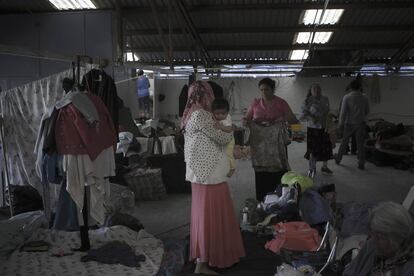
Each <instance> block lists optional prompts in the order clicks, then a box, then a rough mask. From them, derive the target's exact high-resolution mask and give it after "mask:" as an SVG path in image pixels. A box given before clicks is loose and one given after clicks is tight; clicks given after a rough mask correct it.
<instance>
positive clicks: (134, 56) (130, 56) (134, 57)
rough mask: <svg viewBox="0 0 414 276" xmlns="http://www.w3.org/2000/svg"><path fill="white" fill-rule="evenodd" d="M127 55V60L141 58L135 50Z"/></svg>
mask: <svg viewBox="0 0 414 276" xmlns="http://www.w3.org/2000/svg"><path fill="white" fill-rule="evenodd" d="M126 57H127V61H138V60H139V57H138V56H137V55H136V54H134V53H133V52H127V53H126Z"/></svg>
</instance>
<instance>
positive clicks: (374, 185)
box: [134, 142, 414, 238]
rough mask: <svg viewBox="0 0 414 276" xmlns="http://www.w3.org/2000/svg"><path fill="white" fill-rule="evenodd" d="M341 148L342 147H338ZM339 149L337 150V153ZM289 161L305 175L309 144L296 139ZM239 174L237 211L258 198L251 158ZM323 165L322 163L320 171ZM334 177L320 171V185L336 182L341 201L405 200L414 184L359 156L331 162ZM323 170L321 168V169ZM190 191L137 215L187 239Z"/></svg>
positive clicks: (160, 231)
mask: <svg viewBox="0 0 414 276" xmlns="http://www.w3.org/2000/svg"><path fill="white" fill-rule="evenodd" d="M337 148H338V147H337ZM337 148H336V149H335V150H334V151H335V152H336V150H337ZM288 150H289V163H290V165H291V169H292V170H293V171H296V172H299V173H303V174H305V173H306V172H307V168H308V166H307V160H306V159H304V158H303V154H304V152H305V150H306V143H297V142H293V143H292V144H291V145H290V146H289V149H288ZM237 162H238V163H237V169H236V173H235V174H234V175H233V177H232V178H231V179H230V181H229V185H230V190H231V194H232V197H233V203H234V207H235V212H236V213H237V214H238V213H239V210H240V209H241V208H242V206H243V205H244V200H245V199H246V198H249V197H255V190H254V171H253V168H252V167H251V162H250V160H237ZM320 166H321V164H319V163H318V170H320ZM328 166H329V167H330V168H331V169H332V170H333V171H334V174H333V175H332V176H326V175H322V174H320V173H318V174H317V175H316V178H315V183H316V185H321V184H323V183H327V184H328V183H335V185H336V189H337V194H338V202H347V201H358V202H363V201H367V200H392V201H396V202H400V203H401V202H402V201H403V200H404V198H405V196H406V194H407V192H408V191H409V189H410V188H411V186H413V185H414V174H413V173H411V172H409V171H400V170H396V169H394V168H392V167H376V166H375V165H373V164H371V163H367V164H366V168H365V170H364V171H361V170H359V169H358V168H357V159H356V156H352V155H351V156H344V158H343V160H342V162H341V165H339V166H338V165H336V164H335V163H334V161H330V162H329V164H328ZM318 172H319V171H318ZM190 207H191V195H190V194H172V195H169V196H168V197H167V198H166V199H164V200H162V201H142V202H137V206H136V207H135V210H134V215H135V216H136V217H138V218H139V219H140V220H141V222H142V223H143V224H144V226H145V228H146V229H147V231H148V232H149V233H152V234H154V235H156V236H158V237H160V238H163V237H176V238H183V237H185V236H186V235H188V233H189V222H190Z"/></svg>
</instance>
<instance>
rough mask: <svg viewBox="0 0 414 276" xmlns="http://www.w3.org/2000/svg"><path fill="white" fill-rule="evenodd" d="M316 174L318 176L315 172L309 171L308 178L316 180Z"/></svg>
mask: <svg viewBox="0 0 414 276" xmlns="http://www.w3.org/2000/svg"><path fill="white" fill-rule="evenodd" d="M315 174H316V171H315V170H308V174H307V176H308V177H310V178H314V177H315Z"/></svg>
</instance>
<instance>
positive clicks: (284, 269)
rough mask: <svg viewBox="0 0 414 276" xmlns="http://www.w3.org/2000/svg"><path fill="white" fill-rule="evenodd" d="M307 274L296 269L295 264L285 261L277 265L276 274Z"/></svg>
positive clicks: (291, 275) (296, 275)
mask: <svg viewBox="0 0 414 276" xmlns="http://www.w3.org/2000/svg"><path fill="white" fill-rule="evenodd" d="M305 275H306V274H305V273H303V272H300V271H299V270H296V269H295V268H294V267H293V266H291V265H288V264H286V263H283V264H282V265H280V266H278V267H277V271H276V274H275V276H305Z"/></svg>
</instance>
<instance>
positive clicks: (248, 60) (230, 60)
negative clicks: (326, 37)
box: [134, 58, 414, 68]
mask: <svg viewBox="0 0 414 276" xmlns="http://www.w3.org/2000/svg"><path fill="white" fill-rule="evenodd" d="M194 62H195V63H197V64H198V65H201V64H202V62H201V61H194V60H191V61H190V60H188V59H186V60H184V59H177V60H176V61H175V62H174V65H175V66H180V65H193V64H194ZM213 62H214V63H215V64H226V65H232V64H285V65H302V64H303V61H294V60H287V59H280V58H279V59H270V58H262V59H258V58H256V59H253V58H220V59H219V58H213ZM386 62H387V59H386V58H370V59H366V60H365V62H364V64H385V63H386ZM404 62H407V63H411V62H414V60H413V59H406V60H405V61H404ZM134 64H136V65H156V66H168V63H167V62H166V61H164V60H158V59H156V60H141V61H138V62H135V63H134ZM355 67H360V65H356V66H355ZM331 68H332V67H331Z"/></svg>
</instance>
